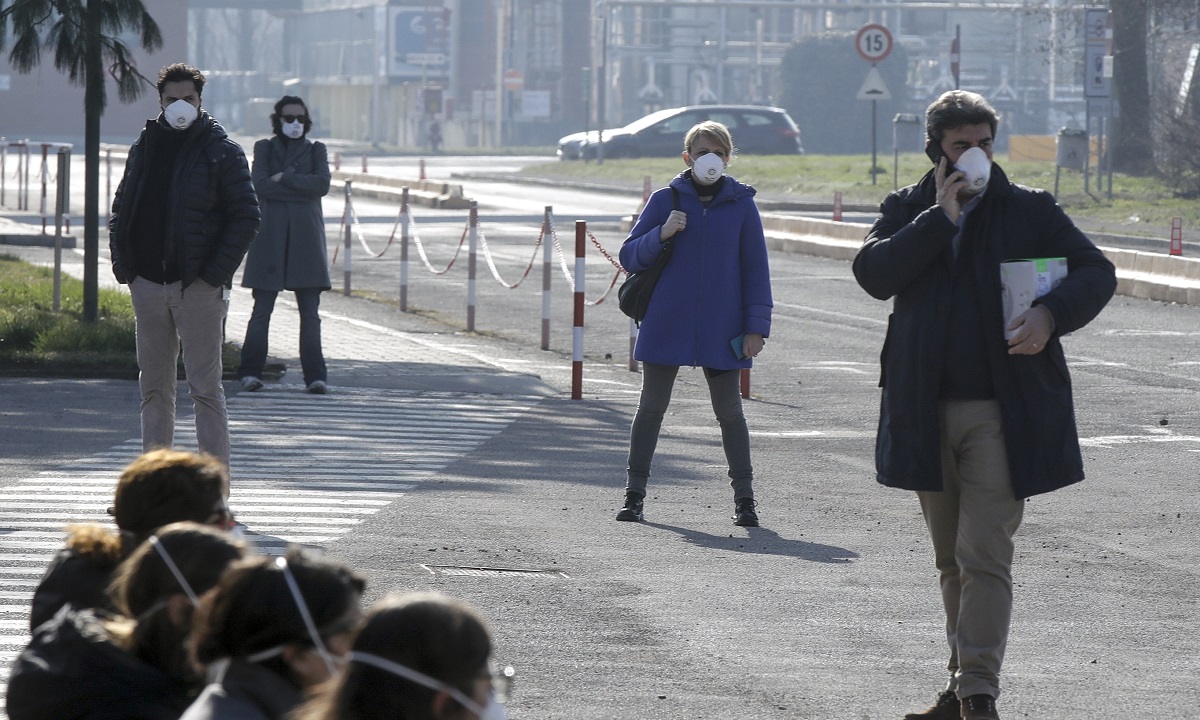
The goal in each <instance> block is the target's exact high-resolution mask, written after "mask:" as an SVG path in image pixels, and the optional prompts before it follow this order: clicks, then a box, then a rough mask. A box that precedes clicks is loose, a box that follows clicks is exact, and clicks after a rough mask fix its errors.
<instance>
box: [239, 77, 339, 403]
mask: <svg viewBox="0 0 1200 720" xmlns="http://www.w3.org/2000/svg"><path fill="white" fill-rule="evenodd" d="M271 126H272V128H273V129H274V130H275V135H274V137H270V138H266V139H263V140H259V141H258V142H257V143H255V144H254V168H253V170H252V172H251V179H252V180H253V181H254V191H255V192H257V193H258V201H259V203H260V204H261V205H262V218H263V219H262V226H261V227H260V228H259V231H258V237H257V238H255V240H254V244H252V245H251V246H250V252H249V254H248V255H247V256H246V269H245V271H244V272H243V273H242V287H248V288H251V289H252V290H253V291H254V311H253V312H252V313H251V315H250V322H249V324H248V325H247V326H246V341H245V342H244V343H242V362H241V366H240V367H239V368H238V377H239V378H241V381H242V388H243V389H245V390H250V391H254V390H258V389H260V388H261V387H262V386H263V384H262V380H260V379H259V378H261V377H262V373H263V365H264V364H265V363H266V360H267V336H268V334H269V330H270V327H271V313H272V312H273V311H274V309H275V298H276V297H277V296H278V295H279V292H280V291H281V290H292V291H294V292H295V293H296V304H297V305H299V306H300V367H301V369H302V370H303V372H304V386H305V387H306V388H307V389H308V391H309V392H311V393H318V394H320V393H324V392H325V391H326V385H325V380H326V371H325V356H324V354H323V353H322V351H321V316H320V315H319V314H318V309H319V308H320V305H321V293H322V292H324V291H325V290H328V289H329V288H330V287H331V286H330V282H329V261H328V259H327V258H326V251H325V214H324V212H322V210H321V198H323V197H324V196H325V195H326V194H327V193H328V192H329V179H330V175H329V155H328V153H327V152H326V150H325V145H324V144H323V143H320V142H313V141H312V140H309V139H308V137H307V136H308V131H309V130H311V129H312V119H311V118H310V117H309V115H308V106H306V105H305V104H304V101H303V100H301V99H300V98H298V97H295V96H292V95H286V96H284V97H283V98H281V99H280V100H279V102H277V103H275V112H274V113H273V114H272V115H271Z"/></svg>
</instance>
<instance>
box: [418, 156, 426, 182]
mask: <svg viewBox="0 0 1200 720" xmlns="http://www.w3.org/2000/svg"><path fill="white" fill-rule="evenodd" d="M418 167H419V168H420V170H419V175H418V176H417V179H418V180H424V179H425V158H421V161H420V163H419V166H418Z"/></svg>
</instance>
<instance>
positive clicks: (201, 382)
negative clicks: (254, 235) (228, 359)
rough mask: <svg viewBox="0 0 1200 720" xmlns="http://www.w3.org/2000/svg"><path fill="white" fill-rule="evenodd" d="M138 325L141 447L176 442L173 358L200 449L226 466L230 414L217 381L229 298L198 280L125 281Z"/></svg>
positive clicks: (146, 448)
mask: <svg viewBox="0 0 1200 720" xmlns="http://www.w3.org/2000/svg"><path fill="white" fill-rule="evenodd" d="M129 293H130V295H131V296H132V298H133V312H134V315H135V317H136V324H137V360H138V369H139V370H140V371H141V372H140V373H139V374H138V385H139V386H140V388H141V392H142V449H143V451H145V450H152V449H154V448H161V447H166V448H169V447H172V446H173V445H174V442H175V394H176V389H177V386H178V379H177V377H178V374H177V372H176V362H177V359H178V357H179V350H180V348H181V347H182V348H183V370H184V373H185V375H186V376H187V383H188V392H189V393H190V394H191V396H192V403H193V406H194V408H195V412H196V443H197V445H198V446H199V449H200V452H204V453H208V454H210V455H212V456H214V457H216V458H217V459H218V460H220V461H221V462H223V463H225V466H226V467H229V416H228V415H227V413H226V410H225V388H224V387H223V386H222V385H221V374H222V365H221V345H222V343H223V342H224V325H225V315H226V314H227V313H228V311H229V299H228V297H227V296H226V295H225V293H224V288H214V287H213V286H212V285H209V284H208V283H206V282H204V281H203V280H197V281H195V282H193V283H192V284H191V285H189V286H188V287H187V288H186V289H184V288H183V287H182V284H181V283H177V282H176V283H170V284H168V285H163V284H160V283H156V282H151V281H149V280H146V279H144V278H137V279H135V280H134V281H133V282H132V283H130V285H129Z"/></svg>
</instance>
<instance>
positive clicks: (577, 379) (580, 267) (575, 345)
mask: <svg viewBox="0 0 1200 720" xmlns="http://www.w3.org/2000/svg"><path fill="white" fill-rule="evenodd" d="M586 251H587V221H586V220H576V221H575V325H574V327H573V328H572V331H571V399H572V400H582V399H583V308H584V297H583V291H584V287H583V286H584V282H583V280H584V274H585V271H586V269H587V265H586V263H585V262H584V253H585V252H586Z"/></svg>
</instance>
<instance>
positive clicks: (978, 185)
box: [954, 147, 992, 195]
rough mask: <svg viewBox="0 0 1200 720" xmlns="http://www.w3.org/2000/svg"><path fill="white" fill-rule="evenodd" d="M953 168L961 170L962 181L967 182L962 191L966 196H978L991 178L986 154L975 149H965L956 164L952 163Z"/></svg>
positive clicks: (990, 165)
mask: <svg viewBox="0 0 1200 720" xmlns="http://www.w3.org/2000/svg"><path fill="white" fill-rule="evenodd" d="M954 167H955V168H956V169H958V170H961V171H962V173H963V176H964V179H965V180H966V181H967V187H966V188H965V189H964V190H963V192H964V193H967V194H968V195H978V194H979V193H981V192H983V189H984V188H986V187H987V184H988V180H990V179H991V177H992V161H991V160H989V159H988V156H987V153H985V152H984V151H983V150H980V149H979V148H977V147H973V148H967V150H966V151H964V152H963V154H962V155H960V156H959V157H958V162H956V163H954Z"/></svg>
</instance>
